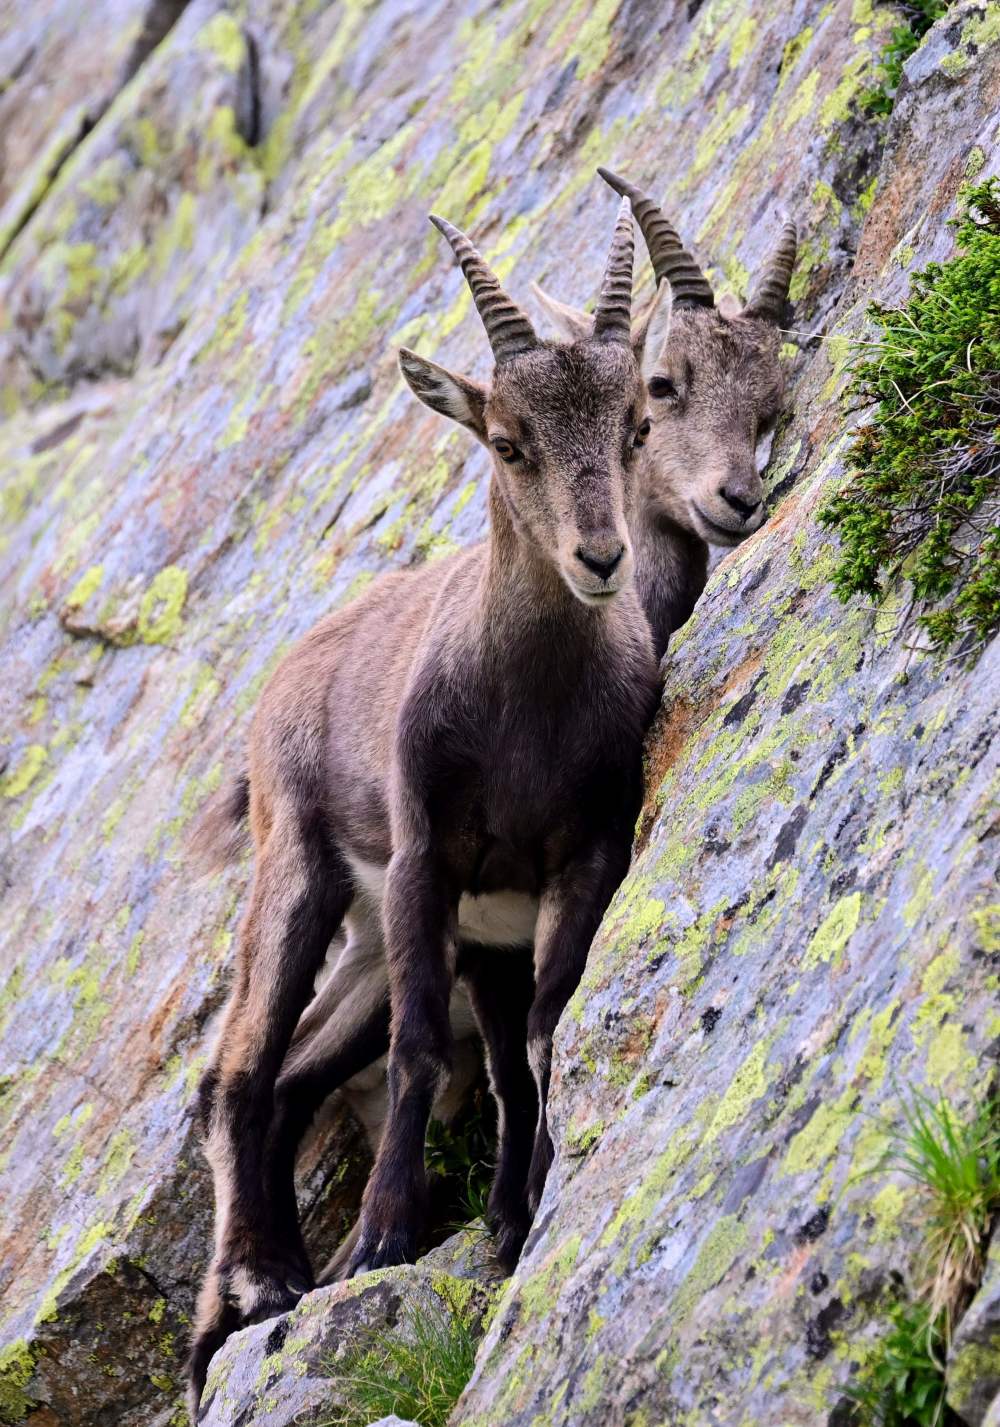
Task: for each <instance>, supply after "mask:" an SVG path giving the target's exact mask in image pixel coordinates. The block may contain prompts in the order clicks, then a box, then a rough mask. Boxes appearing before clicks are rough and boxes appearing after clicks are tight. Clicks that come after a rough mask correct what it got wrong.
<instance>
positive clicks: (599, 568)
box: [576, 545, 625, 580]
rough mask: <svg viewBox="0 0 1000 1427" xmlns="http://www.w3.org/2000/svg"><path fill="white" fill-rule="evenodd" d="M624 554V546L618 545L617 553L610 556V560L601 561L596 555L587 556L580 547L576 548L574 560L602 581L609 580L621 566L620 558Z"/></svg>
mask: <svg viewBox="0 0 1000 1427" xmlns="http://www.w3.org/2000/svg"><path fill="white" fill-rule="evenodd" d="M624 554H625V546H624V545H619V547H618V553H617V554H615V555H612V556H611V558H610V560H601V559H599V558H598V557H597V556H596V555H589V554H588V553H587V551H586V550H584V548H583V546H582V545H579V546H577V551H576V558H577V559H578V560H579V561H580V563H581V564H583V565H586V567H587V569H588V570H593V572H594V574H595V575H599V576H600V578H601V579H602V580H607V579H610V577H611V576H612V575H613V574H614V572H615V571H616V570H617V568H618V566H619V565H620V564H621V558H622V556H623V555H624Z"/></svg>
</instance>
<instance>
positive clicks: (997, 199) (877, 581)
mask: <svg viewBox="0 0 1000 1427" xmlns="http://www.w3.org/2000/svg"><path fill="white" fill-rule="evenodd" d="M956 226H957V230H958V233H957V238H958V246H959V249H960V252H959V253H958V255H957V256H955V257H954V258H952V259H950V261H948V262H946V263H930V264H929V265H928V266H927V268H926V269H925V270H924V271H923V272H921V273H916V274H915V275H914V277H913V281H912V287H911V291H910V296H909V299H908V301H907V302H906V304H905V306H903V307H902V308H899V309H889V308H884V307H880V306H877V305H875V306H872V307H870V308H869V315H870V316H871V317H873V318H874V319H875V320H876V321H877V322H878V323H879V324H880V326H881V328H882V336H881V339H880V340H877V341H875V342H866V343H865V344H864V345H863V346H859V348H858V356H857V360H856V362H855V367H854V374H853V379H852V381H851V383H850V384H849V387H848V391H849V400H850V401H851V402H852V403H853V404H855V405H856V404H858V403H859V402H861V403H865V404H867V403H874V404H875V410H874V413H873V418H872V420H871V421H870V422H869V423H868V424H867V425H865V426H864V427H863V428H862V429H861V431H860V432H859V433H858V434H857V436H856V437H855V439H854V442H853V445H852V446H851V448H850V451H849V454H848V463H849V466H850V468H851V477H850V479H849V480H848V482H847V484H846V485H845V486H844V487H843V488H842V489H841V490H840V491H839V492H838V493H837V494H836V495H835V496H833V497H832V499H830V500H829V501H828V502H827V503H826V505H825V506H824V507H823V508H822V510H821V511H820V515H819V519H820V523H821V524H822V525H825V526H826V527H827V528H829V529H833V530H836V531H837V532H838V534H839V536H840V541H841V549H840V555H839V563H838V564H837V565H836V566H835V568H834V573H833V583H834V588H835V589H836V591H837V594H838V595H839V596H840V598H841V599H843V600H848V599H850V598H851V597H852V596H854V595H867V596H869V597H872V598H879V597H881V596H882V595H884V594H885V593H886V592H887V591H888V589H889V588H890V586H891V585H892V584H893V582H894V581H895V579H896V578H897V576H899V575H902V576H904V577H905V579H906V581H907V582H908V584H909V588H910V595H911V617H914V618H916V621H917V623H918V625H920V626H921V627H922V628H923V630H924V632H925V634H926V636H927V638H928V640H929V642H930V645H931V647H932V648H933V649H935V650H936V651H937V652H939V653H941V652H944V651H945V650H948V649H950V648H951V647H953V646H958V648H959V649H960V650H961V651H963V652H968V653H971V652H974V651H976V652H978V650H980V649H981V648H982V647H983V645H984V644H985V642H986V641H987V639H988V638H989V637H990V636H991V635H992V634H993V632H994V631H995V630H996V628H997V626H998V624H1000V519H998V516H1000V180H998V179H990V180H989V181H988V182H986V183H984V184H980V185H978V186H977V187H974V188H971V187H966V188H965V189H964V190H963V192H962V195H961V214H960V217H959V218H958V220H956Z"/></svg>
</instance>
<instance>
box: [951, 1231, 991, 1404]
mask: <svg viewBox="0 0 1000 1427" xmlns="http://www.w3.org/2000/svg"><path fill="white" fill-rule="evenodd" d="M947 1381H948V1404H949V1406H950V1407H953V1408H954V1409H955V1411H956V1412H957V1413H958V1415H959V1416H960V1417H961V1419H962V1421H963V1422H966V1423H968V1427H983V1424H985V1423H988V1422H990V1421H992V1420H993V1419H992V1417H991V1409H992V1407H994V1406H997V1405H1000V1243H998V1241H997V1239H996V1236H995V1235H994V1239H993V1242H992V1244H991V1245H990V1252H989V1258H988V1260H987V1264H986V1273H985V1274H984V1276H983V1281H982V1284H981V1285H980V1288H979V1292H978V1293H977V1294H976V1296H975V1298H974V1299H973V1300H972V1303H971V1304H970V1306H969V1310H968V1312H967V1313H966V1315H965V1317H964V1318H963V1319H962V1321H961V1323H959V1325H958V1328H957V1330H956V1332H955V1337H954V1341H953V1342H952V1345H951V1351H950V1352H949V1354H948V1372H947Z"/></svg>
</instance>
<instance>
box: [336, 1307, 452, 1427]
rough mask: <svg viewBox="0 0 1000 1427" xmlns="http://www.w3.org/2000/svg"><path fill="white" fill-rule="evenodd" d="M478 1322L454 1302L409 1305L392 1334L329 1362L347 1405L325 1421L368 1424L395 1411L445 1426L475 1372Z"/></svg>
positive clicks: (349, 1426)
mask: <svg viewBox="0 0 1000 1427" xmlns="http://www.w3.org/2000/svg"><path fill="white" fill-rule="evenodd" d="M476 1327H477V1325H476V1322H475V1320H474V1319H473V1320H472V1321H470V1319H469V1318H468V1317H466V1315H465V1314H463V1313H462V1312H461V1310H460V1309H459V1308H458V1306H457V1305H456V1304H455V1303H451V1302H446V1303H445V1304H444V1306H442V1308H441V1309H440V1310H431V1311H429V1312H427V1311H425V1312H419V1313H418V1312H417V1311H416V1310H415V1309H411V1310H410V1311H409V1312H408V1313H406V1314H404V1316H403V1318H402V1319H401V1321H400V1323H399V1324H398V1325H397V1327H396V1328H395V1329H394V1330H393V1336H386V1337H383V1338H379V1339H378V1341H377V1342H373V1343H372V1344H371V1345H370V1346H368V1347H363V1348H360V1349H359V1350H358V1351H357V1352H356V1353H354V1354H351V1355H349V1356H347V1357H346V1358H345V1359H344V1360H343V1361H341V1362H333V1363H331V1364H330V1365H329V1369H328V1370H329V1372H330V1375H331V1377H335V1378H336V1379H337V1382H338V1384H339V1386H340V1388H341V1391H342V1394H343V1396H344V1399H345V1405H344V1407H342V1408H341V1409H340V1411H339V1412H337V1413H336V1414H335V1415H334V1416H333V1417H330V1418H328V1419H326V1421H325V1422H324V1423H323V1427H368V1424H369V1423H370V1422H377V1421H378V1419H379V1418H380V1417H388V1416H389V1415H390V1413H393V1412H395V1413H396V1414H397V1416H399V1417H402V1418H403V1419H404V1420H406V1419H409V1420H410V1421H413V1422H418V1423H420V1427H445V1423H446V1422H447V1421H448V1418H449V1416H450V1414H451V1410H452V1408H453V1407H454V1406H455V1403H456V1402H457V1401H458V1399H459V1397H460V1396H461V1394H462V1390H463V1388H464V1387H465V1384H466V1383H467V1382H468V1381H469V1378H470V1377H471V1376H472V1369H473V1366H474V1364H475V1360H476V1347H477V1345H478V1335H477V1332H476Z"/></svg>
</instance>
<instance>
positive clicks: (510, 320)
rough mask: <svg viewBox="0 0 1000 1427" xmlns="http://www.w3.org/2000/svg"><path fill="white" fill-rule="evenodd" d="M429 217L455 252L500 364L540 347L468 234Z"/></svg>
mask: <svg viewBox="0 0 1000 1427" xmlns="http://www.w3.org/2000/svg"><path fill="white" fill-rule="evenodd" d="M430 218H431V222H432V223H433V224H434V226H435V228H437V229H438V231H439V232H441V233H443V234H444V236H445V237H446V238H447V239H448V242H449V243H450V244H451V250H452V252H453V253H454V254H455V257H456V258H457V259H458V261H459V263H460V264H461V268H462V272H463V273H464V274H465V280H466V282H467V283H468V284H469V287H470V289H471V290H472V300H473V302H474V303H475V304H476V311H477V312H478V313H479V315H480V317H481V318H482V319H483V326H484V327H485V328H486V335H487V337H488V338H489V339H490V346H491V347H492V348H493V357H494V360H495V361H496V363H497V365H498V366H499V365H500V364H501V363H502V362H509V361H510V360H511V358H512V357H517V356H520V354H521V353H522V352H530V351H531V350H532V349H533V348H534V347H537V346H538V338H537V337H536V336H535V329H534V327H532V325H531V323H530V321H529V320H528V318H527V317H526V316H525V314H524V313H523V312H522V311H521V309H520V308H519V307H518V306H517V304H516V303H515V302H512V301H511V300H510V298H509V297H508V296H507V294H506V293H505V292H504V290H503V288H502V287H501V286H500V283H499V280H498V279H497V276H496V273H494V272H493V271H492V270H491V269H490V268H489V266H488V265H487V263H486V261H485V260H484V258H483V257H482V255H481V254H480V253H479V252H478V251H477V249H476V248H475V247H473V245H472V243H470V241H469V239H468V238H467V237H466V236H465V234H464V233H463V232H462V231H461V230H460V229H459V228H456V227H455V225H454V224H453V223H449V222H448V220H447V219H446V218H438V217H437V215H436V214H434V213H432V214H431V215H430Z"/></svg>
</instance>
